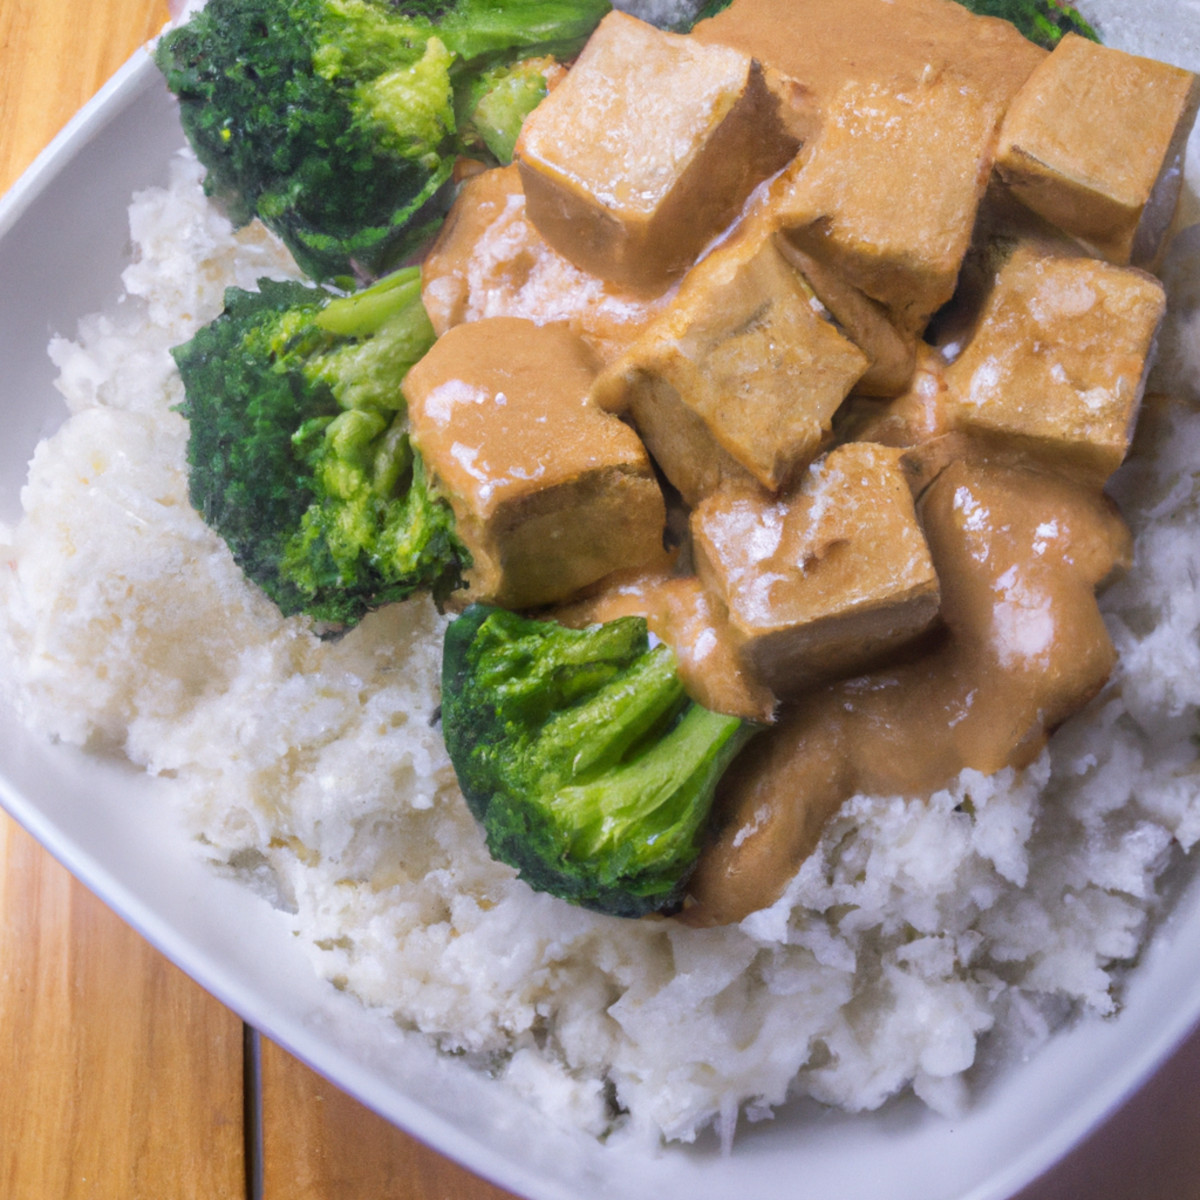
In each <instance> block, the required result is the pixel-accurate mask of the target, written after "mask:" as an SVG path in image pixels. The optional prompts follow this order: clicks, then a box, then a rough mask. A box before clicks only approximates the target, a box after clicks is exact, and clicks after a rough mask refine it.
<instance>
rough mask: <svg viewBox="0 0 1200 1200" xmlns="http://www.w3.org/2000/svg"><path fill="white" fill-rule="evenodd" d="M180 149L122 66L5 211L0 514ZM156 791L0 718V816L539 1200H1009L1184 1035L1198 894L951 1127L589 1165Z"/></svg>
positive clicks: (433, 1137) (312, 1058)
mask: <svg viewBox="0 0 1200 1200" xmlns="http://www.w3.org/2000/svg"><path fill="white" fill-rule="evenodd" d="M1097 7H1099V5H1098V4H1094V5H1092V6H1091V7H1089V9H1088V11H1089V12H1090V11H1094V10H1095V9H1096V8H1097ZM1106 7H1107V9H1108V11H1110V12H1112V13H1113V14H1119V13H1120V9H1121V7H1122V6H1121V4H1120V3H1119V0H1110V2H1109V3H1108V4H1107V6H1106ZM1137 13H1138V17H1137V21H1138V27H1137V29H1136V31H1135V32H1136V35H1137V39H1138V40H1137V41H1136V42H1134V43H1133V44H1132V48H1135V49H1138V50H1142V51H1144V52H1149V53H1157V54H1159V55H1161V56H1162V57H1167V58H1172V59H1173V60H1174V61H1177V62H1180V63H1181V65H1185V66H1190V67H1192V68H1193V69H1195V68H1196V67H1198V66H1200V53H1198V52H1197V48H1196V47H1197V40H1198V39H1197V35H1196V32H1195V26H1197V25H1200V16H1198V15H1197V13H1196V4H1195V3H1194V0H1157V2H1155V0H1142V2H1141V3H1140V4H1139V5H1138V6H1137ZM1100 15H1101V16H1103V15H1104V14H1103V12H1101V13H1100ZM1122 19H1123V20H1124V21H1125V22H1126V23H1127V24H1129V25H1131V26H1132V21H1133V18H1131V17H1125V18H1121V17H1120V16H1119V15H1114V17H1113V20H1112V22H1111V24H1110V26H1109V33H1110V36H1111V38H1112V40H1114V41H1116V42H1117V43H1118V44H1130V42H1129V31H1128V30H1127V29H1123V28H1121V21H1122ZM1189 58H1190V61H1189ZM182 143H183V136H182V133H181V132H180V128H179V125H178V122H177V119H176V114H175V110H174V105H173V101H172V100H171V98H170V97H169V96H168V94H167V92H166V89H165V88H164V86H163V85H162V82H161V80H160V78H159V75H158V72H157V71H156V69H155V68H154V66H153V65H152V63H151V61H150V59H149V57H148V56H147V55H145V54H144V53H139V54H138V55H136V56H135V57H134V58H133V59H132V60H131V61H130V62H129V63H128V64H126V66H125V67H124V68H123V69H122V70H121V71H120V72H119V73H118V74H117V75H116V76H115V77H114V78H113V80H112V81H111V82H110V83H109V84H108V85H107V86H106V87H105V88H104V89H103V90H102V91H101V92H100V93H99V94H98V95H97V96H96V98H95V99H94V100H93V101H92V102H91V103H90V104H89V105H88V106H87V107H86V108H85V109H84V110H83V111H82V112H81V113H80V114H79V115H78V117H76V119H75V120H74V121H73V122H72V123H71V124H70V125H69V126H68V127H67V128H66V129H65V130H64V131H63V133H62V134H61V135H60V136H59V137H58V138H57V139H56V140H55V141H54V143H53V144H52V145H51V146H50V147H49V149H48V150H47V151H46V152H45V153H44V154H43V155H42V156H41V157H40V158H39V159H38V160H37V162H36V163H35V164H34V165H33V167H32V168H31V169H30V170H29V171H28V173H27V174H26V175H25V176H24V177H23V178H22V179H21V180H20V181H19V183H18V184H17V185H16V187H15V188H13V190H12V191H11V192H10V193H9V194H8V195H7V197H5V198H4V200H3V201H2V202H0V363H3V364H4V369H3V372H2V373H0V411H3V413H4V420H5V429H6V433H5V437H4V439H3V441H2V442H0V519H3V520H14V519H15V518H16V517H17V515H18V512H19V490H20V487H21V485H22V482H23V480H24V477H25V470H26V464H27V462H28V459H29V457H30V455H31V454H32V452H33V449H34V446H35V445H36V443H37V441H38V440H39V439H40V438H41V437H43V436H45V435H46V434H47V433H49V432H51V431H52V430H53V429H54V428H56V427H57V425H58V424H59V423H60V422H61V420H62V419H63V418H64V417H65V415H66V413H65V408H64V406H63V404H62V402H61V400H60V399H59V398H58V396H57V393H56V392H55V390H54V387H53V378H54V369H53V367H52V366H51V364H50V362H49V360H48V358H47V357H46V354H45V346H46V343H47V340H48V338H49V336H50V335H51V334H52V333H56V332H64V333H71V332H72V331H73V330H74V327H75V322H76V321H77V319H78V318H79V317H81V316H82V315H84V314H86V313H88V312H91V311H94V310H96V309H99V308H101V307H102V306H103V305H104V304H105V302H106V301H110V300H111V299H112V298H113V297H114V296H115V295H116V292H117V287H118V276H119V273H120V270H121V268H122V266H123V265H124V262H125V257H126V254H127V243H128V234H127V229H126V208H127V205H128V202H129V198H130V195H131V193H132V192H133V191H134V190H135V189H137V188H142V187H146V186H150V185H154V184H158V183H165V181H166V173H167V162H168V159H169V157H170V155H171V153H172V152H173V151H174V150H175V149H176V148H178V147H179V146H181V145H182ZM155 790H156V785H155V783H154V782H153V781H151V780H149V779H147V778H146V777H144V776H141V775H139V774H137V773H136V772H134V771H133V770H132V769H130V768H128V767H126V766H123V765H122V764H120V763H116V762H110V761H102V760H99V759H97V758H96V757H94V756H91V755H87V754H84V753H82V752H80V751H76V750H74V749H70V748H67V747H64V746H59V745H49V744H46V743H44V742H43V741H41V740H39V739H38V738H35V737H32V736H30V735H29V734H28V733H27V732H26V731H25V730H24V729H23V727H22V726H21V724H20V722H19V721H18V719H17V717H16V716H15V714H13V713H12V712H11V711H9V710H8V709H5V708H0V803H3V805H4V807H5V808H7V809H8V810H9V811H10V812H11V813H12V814H13V815H14V816H15V817H16V818H17V820H18V821H20V822H21V823H22V824H23V825H24V826H25V827H26V828H27V829H28V830H30V832H32V833H33V835H34V836H35V837H37V838H38V840H39V841H41V842H42V843H43V844H44V845H45V846H46V847H47V848H48V849H49V850H50V851H51V852H52V853H53V854H54V855H55V856H56V857H58V858H59V859H60V860H61V861H62V862H63V863H65V865H66V866H67V867H68V868H69V869H70V870H71V871H73V872H74V873H75V874H76V875H77V876H78V877H79V878H80V879H82V880H83V882H84V883H86V884H87V885H88V886H89V887H90V888H92V890H93V891H95V892H96V893H97V894H99V895H100V896H101V897H102V898H103V899H104V900H105V901H107V902H108V903H109V904H110V905H111V906H112V907H113V908H114V909H115V910H116V911H117V912H119V913H120V914H121V915H122V916H124V917H125V918H126V919H127V920H128V921H129V922H130V923H131V924H132V925H133V926H135V927H136V928H137V929H139V930H140V931H141V932H142V933H143V934H144V935H145V936H146V937H147V938H149V940H150V941H151V942H153V943H154V944H155V945H156V946H158V947H159V948H160V949H161V950H162V951H163V952H164V953H166V954H167V956H168V957H169V958H171V959H172V960H173V961H174V962H176V963H177V964H178V965H179V966H180V967H182V968H183V969H184V970H185V971H186V972H187V973H188V974H189V975H191V976H192V977H193V978H194V979H196V980H197V981H198V982H199V983H200V984H202V985H203V986H204V987H205V988H206V989H208V990H209V991H210V992H212V993H213V994H214V995H216V996H217V997H218V998H220V999H221V1000H223V1001H224V1002H225V1003H226V1004H228V1005H229V1006H230V1007H231V1008H233V1009H234V1010H235V1011H237V1012H238V1013H239V1014H240V1015H241V1016H242V1017H244V1018H245V1020H247V1021H248V1022H249V1023H251V1024H252V1025H253V1026H255V1027H256V1028H257V1029H259V1030H261V1031H262V1032H263V1033H264V1034H266V1035H267V1036H269V1037H271V1038H272V1039H274V1040H275V1041H277V1042H279V1043H280V1044H282V1045H283V1046H285V1047H287V1048H288V1049H290V1050H291V1051H292V1052H293V1053H295V1054H297V1055H298V1056H299V1057H300V1058H302V1059H304V1060H305V1061H307V1062H308V1063H310V1064H311V1065H312V1066H313V1067H315V1068H316V1069H317V1070H318V1071H320V1072H322V1073H323V1074H324V1075H326V1076H327V1077H329V1078H330V1079H332V1080H333V1081H334V1082H336V1083H337V1084H339V1085H341V1086H342V1087H343V1088H345V1089H346V1090H347V1091H349V1092H350V1093H352V1094H353V1095H355V1096H357V1097H358V1098H359V1099H361V1100H362V1101H364V1102H365V1103H366V1104H368V1105H369V1106H371V1107H372V1108H374V1109H375V1110H377V1111H378V1112H379V1113H381V1114H383V1115H384V1116H385V1117H387V1118H389V1119H390V1120H392V1121H394V1122H395V1123H396V1124H398V1125H400V1126H402V1127H403V1128H405V1129H407V1130H409V1131H410V1132H411V1133H413V1134H415V1135H416V1136H417V1137H419V1138H421V1139H423V1140H425V1141H427V1142H429V1143H431V1144H432V1145H433V1146H435V1147H436V1148H437V1149H439V1150H441V1151H443V1152H444V1153H446V1154H448V1155H450V1156H451V1157H453V1158H456V1159H458V1160H459V1161H461V1162H462V1163H464V1164H465V1165H467V1166H468V1167H470V1168H471V1169H473V1170H475V1171H477V1172H479V1173H480V1174H482V1175H484V1176H486V1177H488V1178H490V1179H492V1180H494V1181H496V1182H497V1183H499V1184H500V1185H502V1186H504V1187H506V1188H508V1189H510V1190H512V1191H514V1192H517V1193H520V1194H522V1195H525V1196H528V1197H530V1198H532V1200H584V1198H586V1200H598V1198H601V1197H606V1196H612V1197H620V1198H621V1200H640V1198H642V1197H645V1198H647V1200H649V1198H651V1197H655V1198H657V1197H661V1196H663V1195H688V1196H689V1197H691V1198H692V1200H717V1198H725V1197H729V1196H734V1195H745V1196H752V1197H754V1198H755V1200H776V1198H780V1200H782V1198H783V1197H785V1196H786V1197H787V1198H788V1200H806V1198H808V1197H812V1198H817V1197H820V1198H821V1200H951V1198H955V1200H1004V1198H1006V1197H1010V1196H1012V1195H1013V1194H1014V1193H1015V1192H1016V1191H1017V1190H1019V1189H1020V1188H1021V1187H1022V1186H1024V1185H1025V1184H1027V1183H1028V1182H1029V1181H1031V1180H1032V1179H1034V1178H1035V1177H1036V1176H1037V1175H1039V1174H1040V1173H1041V1172H1042V1171H1044V1170H1045V1169H1046V1168H1047V1167H1048V1166H1050V1165H1051V1164H1052V1163H1053V1162H1054V1161H1056V1160H1057V1159H1058V1158H1059V1157H1060V1156H1062V1155H1063V1154H1064V1153H1065V1152H1066V1151H1067V1150H1068V1149H1069V1148H1070V1147H1071V1146H1072V1145H1074V1144H1075V1143H1076V1142H1077V1141H1078V1140H1079V1139H1080V1138H1082V1137H1083V1136H1084V1135H1085V1134H1086V1133H1087V1132H1088V1131H1089V1130H1090V1129H1092V1128H1094V1127H1095V1126H1096V1125H1097V1124H1098V1123H1099V1122H1100V1121H1101V1120H1102V1119H1103V1118H1104V1117H1105V1115H1106V1114H1108V1113H1109V1112H1111V1111H1112V1110H1113V1109H1114V1108H1115V1107H1116V1106H1117V1105H1119V1104H1120V1103H1121V1101H1122V1100H1123V1099H1125V1098H1126V1097H1128V1096H1129V1095H1130V1094H1131V1093H1132V1092H1133V1091H1134V1090H1135V1089H1136V1088H1137V1086H1138V1085H1139V1084H1140V1083H1141V1082H1142V1081H1144V1080H1145V1079H1146V1078H1147V1077H1148V1075H1149V1074H1150V1073H1151V1072H1152V1071H1153V1070H1154V1068H1155V1067H1156V1066H1157V1065H1158V1064H1159V1063H1161V1062H1162V1061H1163V1059H1164V1058H1165V1057H1166V1056H1168V1055H1169V1054H1170V1053H1171V1051H1172V1049H1173V1048H1174V1047H1176V1046H1177V1045H1178V1043H1179V1042H1180V1041H1181V1040H1182V1039H1183V1037H1184V1036H1185V1035H1186V1033H1187V1032H1188V1030H1189V1029H1190V1028H1191V1027H1192V1026H1193V1024H1195V1023H1196V1021H1197V1020H1198V1019H1200V886H1197V885H1196V884H1195V883H1193V884H1192V885H1190V886H1189V887H1187V888H1186V889H1185V890H1184V892H1183V894H1182V895H1181V896H1180V898H1179V900H1178V902H1177V903H1176V904H1175V906H1174V909H1173V912H1172V914H1171V916H1170V918H1169V919H1168V920H1167V921H1166V923H1165V924H1164V925H1163V926H1162V927H1161V928H1160V929H1159V930H1158V932H1157V933H1156V935H1155V938H1154V941H1153V944H1152V945H1151V947H1150V949H1149V951H1148V952H1147V954H1146V957H1145V961H1144V962H1143V963H1142V964H1141V965H1140V966H1139V967H1138V970H1137V972H1136V974H1135V977H1134V978H1133V980H1132V982H1131V985H1130V987H1129V991H1128V996H1127V1000H1126V1003H1125V1006H1124V1008H1123V1011H1122V1012H1121V1014H1120V1016H1119V1017H1117V1018H1116V1019H1114V1020H1109V1021H1103V1022H1102V1021H1096V1020H1094V1021H1088V1022H1084V1023H1081V1024H1080V1025H1078V1026H1077V1027H1076V1028H1074V1029H1072V1030H1071V1031H1069V1032H1067V1033H1064V1034H1063V1035H1061V1036H1059V1037H1057V1038H1056V1039H1054V1041H1053V1042H1052V1043H1051V1044H1050V1045H1049V1046H1048V1047H1047V1048H1046V1049H1045V1050H1044V1051H1043V1052H1042V1053H1040V1054H1039V1055H1038V1056H1036V1057H1035V1058H1034V1059H1033V1060H1032V1061H1029V1062H1026V1063H1023V1064H1018V1065H1015V1066H1014V1067H1013V1068H1012V1069H1011V1070H1010V1071H1009V1072H1008V1073H1007V1074H1006V1075H1005V1076H1003V1077H1002V1078H1001V1079H1000V1080H998V1081H997V1082H996V1083H995V1084H994V1085H992V1086H991V1087H990V1088H988V1089H987V1090H986V1092H985V1094H984V1095H983V1096H982V1097H981V1099H980V1100H979V1102H978V1104H977V1105H976V1106H975V1107H974V1108H973V1109H972V1110H971V1111H970V1113H969V1114H968V1115H966V1116H965V1117H963V1118H962V1119H960V1120H955V1121H948V1120H945V1119H942V1118H939V1117H937V1116H935V1115H933V1114H932V1113H930V1112H928V1111H927V1110H925V1109H924V1108H923V1107H921V1106H920V1105H919V1104H917V1103H916V1102H915V1101H902V1102H899V1103H895V1104H892V1105H889V1106H887V1107H886V1108H885V1109H884V1110H883V1111H881V1112H879V1113H875V1114H871V1115H867V1116H847V1115H844V1114H839V1113H836V1112H832V1111H827V1110H822V1109H820V1108H818V1107H817V1106H815V1105H811V1104H805V1105H801V1106H797V1107H795V1108H794V1109H792V1110H789V1111H786V1112H784V1113H782V1114H781V1115H780V1116H779V1117H778V1118H777V1119H776V1120H774V1121H772V1122H767V1123H763V1124H760V1125H757V1126H752V1127H750V1128H749V1129H748V1130H747V1131H746V1132H744V1133H742V1134H740V1135H739V1137H738V1141H737V1144H736V1147H735V1150H734V1153H733V1154H732V1155H731V1156H729V1157H721V1156H720V1155H719V1153H717V1152H716V1150H715V1149H713V1148H711V1147H710V1148H707V1149H697V1148H692V1149H670V1150H665V1151H661V1152H658V1153H655V1154H653V1155H650V1154H645V1155H639V1154H638V1153H636V1152H634V1151H633V1150H631V1149H629V1148H628V1147H625V1148H623V1149H621V1150H619V1151H617V1150H606V1149H605V1148H603V1147H602V1146H600V1145H598V1144H596V1143H594V1142H592V1141H590V1140H588V1139H585V1138H583V1137H581V1136H578V1137H577V1136H575V1135H572V1134H569V1133H567V1132H564V1131H562V1130H560V1129H556V1128H554V1127H552V1126H551V1125H549V1124H548V1123H547V1121H546V1120H545V1119H544V1118H543V1117H541V1116H539V1115H538V1114H536V1113H535V1112H533V1111H531V1110H529V1109H526V1108H524V1107H522V1106H521V1105H519V1104H517V1103H516V1102H514V1101H513V1099H512V1098H511V1096H510V1095H509V1094H508V1093H507V1092H503V1091H501V1090H500V1089H499V1088H498V1087H497V1086H496V1085H494V1084H492V1083H490V1082H489V1081H488V1080H487V1079H485V1078H483V1077H481V1076H480V1075H478V1074H475V1073H473V1072H472V1071H470V1070H469V1069H468V1068H466V1067H465V1066H463V1065H462V1064H461V1063H458V1062H455V1061H451V1060H447V1059H445V1058H441V1057H439V1056H438V1055H437V1054H435V1053H434V1052H433V1051H432V1050H431V1049H430V1048H429V1047H428V1046H427V1045H426V1044H425V1043H424V1042H423V1041H421V1040H420V1039H418V1038H416V1037H411V1036H409V1035H405V1034H403V1033H401V1032H400V1031H399V1030H398V1029H397V1028H396V1027H395V1026H394V1025H393V1024H391V1023H390V1022H388V1021H386V1020H383V1019H381V1018H379V1017H378V1016H377V1015H375V1014H372V1013H370V1012H368V1011H367V1010H365V1009H363V1008H362V1007H360V1006H359V1005H358V1004H357V1003H355V1002H354V1001H352V1000H350V999H348V998H347V997H345V996H343V995H341V994H340V993H338V992H336V991H335V990H334V989H333V988H332V987H330V986H328V985H327V984H325V983H324V982H322V981H321V980H319V979H318V978H317V977H316V976H315V975H314V974H313V972H312V970H311V968H310V966H309V963H308V961H307V959H306V958H305V957H304V956H303V954H302V952H301V951H300V949H299V948H298V947H297V946H296V945H295V943H294V939H293V938H292V937H291V935H290V933H289V932H288V929H287V927H286V925H285V923H284V922H283V920H282V919H281V917H280V916H279V915H278V914H276V913H275V912H274V911H273V910H272V909H271V908H270V907H269V906H268V905H267V904H266V903H265V902H264V901H262V900H260V899H259V898H257V897H256V896H255V895H254V894H252V893H251V892H250V891H248V890H246V889H245V888H243V887H241V886H239V885H236V884H234V883H232V882H230V881H228V880H226V879H223V878H220V877H218V876H217V875H215V874H214V873H213V872H212V871H211V870H210V869H209V868H208V867H207V866H205V865H204V864H203V863H202V862H201V861H200V859H199V858H198V856H197V855H195V854H194V853H193V851H192V849H191V847H190V846H189V844H188V840H187V838H186V837H185V836H184V834H183V832H182V830H181V829H180V828H179V827H178V826H177V825H176V824H175V823H174V819H173V817H172V816H171V809H170V806H169V805H166V804H163V803H161V802H156V797H155Z"/></svg>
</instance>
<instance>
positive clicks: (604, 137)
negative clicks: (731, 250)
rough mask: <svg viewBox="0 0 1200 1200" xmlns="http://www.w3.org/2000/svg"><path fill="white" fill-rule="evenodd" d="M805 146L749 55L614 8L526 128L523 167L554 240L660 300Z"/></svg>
mask: <svg viewBox="0 0 1200 1200" xmlns="http://www.w3.org/2000/svg"><path fill="white" fill-rule="evenodd" d="M797 149H798V143H797V141H796V139H795V137H794V136H793V135H792V134H790V133H789V132H788V131H787V129H786V128H785V126H784V124H783V121H782V119H781V117H780V115H779V106H778V102H777V101H776V99H775V97H774V96H773V95H772V93H771V92H770V90H769V89H768V88H767V86H766V84H765V83H764V81H763V76H762V71H761V69H760V68H759V66H758V64H757V63H755V62H753V61H752V60H751V59H750V57H749V56H748V55H745V54H742V53H741V52H740V51H737V50H731V49H729V48H727V47H722V46H704V45H701V44H700V43H699V42H696V41H693V40H692V39H691V38H688V37H683V36H680V35H678V34H672V33H665V32H663V31H661V30H658V29H655V28H654V27H653V26H651V25H648V24H646V23H645V22H642V21H638V20H637V19H635V18H633V17H630V16H627V15H625V14H624V13H620V12H613V13H610V14H609V15H608V16H606V17H605V18H604V20H603V21H602V22H601V23H600V25H599V27H598V28H597V29H596V32H595V33H593V35H592V37H591V39H590V40H589V41H588V43H587V45H586V46H585V48H584V50H583V53H582V54H581V55H580V57H579V60H578V61H577V62H576V64H575V66H574V67H573V68H572V69H571V72H570V74H569V75H568V76H567V78H566V79H565V80H564V81H563V82H562V83H561V84H559V86H558V87H557V88H555V89H554V91H553V92H551V93H550V95H549V96H547V97H546V99H545V100H544V101H543V102H542V103H541V104H540V105H539V106H538V107H537V109H535V110H534V112H533V113H531V114H530V116H529V118H528V119H527V120H526V122H525V125H524V127H523V128H522V130H521V136H520V138H519V139H518V141H517V147H516V159H517V162H518V163H519V164H520V169H521V179H522V182H523V185H524V188H525V195H526V198H527V202H528V207H529V215H530V218H531V219H532V221H533V223H534V224H535V225H536V226H537V227H538V229H539V230H540V231H541V233H542V234H543V236H544V237H545V238H546V240H547V241H548V242H549V243H550V244H551V245H552V246H554V247H555V248H556V249H557V250H558V251H559V252H560V253H562V254H564V255H565V256H566V257H567V258H569V259H570V260H571V261H572V262H574V263H576V264H577V265H578V266H581V267H583V268H584V269H585V270H587V271H590V272H592V273H593V274H596V275H599V276H600V277H601V278H604V279H609V280H612V281H614V282H616V283H619V284H621V285H623V286H627V287H631V288H634V289H637V290H639V291H651V292H655V291H660V290H661V289H662V287H663V285H664V283H666V282H668V281H670V280H671V279H673V278H675V277H677V276H678V275H680V274H682V273H683V271H685V270H686V269H687V268H688V267H689V266H690V265H691V264H692V263H693V262H694V261H695V259H696V257H697V256H698V255H699V253H700V251H701V250H702V249H703V248H704V246H705V245H707V243H708V242H709V241H710V240H711V239H712V238H713V237H714V236H715V235H716V234H718V233H719V232H721V231H722V230H723V229H724V228H725V227H726V226H727V225H728V224H729V223H730V222H731V221H732V220H733V219H734V217H736V216H737V214H738V211H739V210H740V208H741V206H742V204H743V203H744V201H745V199H746V197H747V196H748V195H749V194H750V192H751V191H752V190H753V189H754V187H755V186H756V185H757V184H758V183H759V182H760V181H761V180H763V179H765V178H766V177H767V176H769V175H771V174H773V173H774V172H776V171H778V170H779V169H780V168H781V167H782V166H783V165H784V164H785V163H787V162H788V160H789V159H790V158H791V157H792V156H793V155H794V154H795V152H796V150H797Z"/></svg>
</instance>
